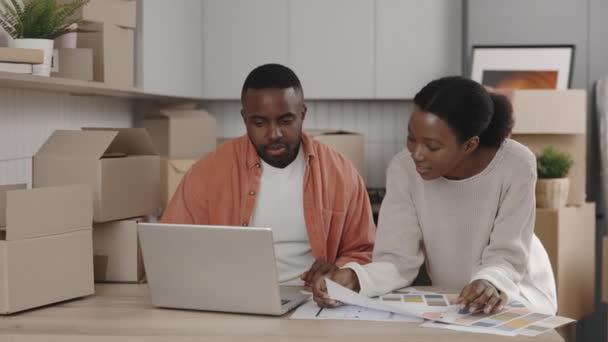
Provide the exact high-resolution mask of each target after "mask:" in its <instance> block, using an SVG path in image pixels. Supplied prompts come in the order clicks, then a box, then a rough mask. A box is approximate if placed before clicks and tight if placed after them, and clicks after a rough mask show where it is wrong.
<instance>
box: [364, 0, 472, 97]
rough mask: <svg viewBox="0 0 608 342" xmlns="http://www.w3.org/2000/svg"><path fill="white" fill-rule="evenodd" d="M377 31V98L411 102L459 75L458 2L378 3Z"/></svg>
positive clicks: (414, 0)
mask: <svg viewBox="0 0 608 342" xmlns="http://www.w3.org/2000/svg"><path fill="white" fill-rule="evenodd" d="M376 27H377V30H376V98H381V99H412V98H413V97H414V95H416V93H417V92H418V90H420V88H422V87H423V86H424V85H425V84H427V83H428V82H430V81H432V80H433V79H435V78H439V77H442V76H449V75H459V74H461V64H462V62H461V61H462V50H461V45H462V3H461V1H451V0H450V1H446V0H424V1H420V0H376Z"/></svg>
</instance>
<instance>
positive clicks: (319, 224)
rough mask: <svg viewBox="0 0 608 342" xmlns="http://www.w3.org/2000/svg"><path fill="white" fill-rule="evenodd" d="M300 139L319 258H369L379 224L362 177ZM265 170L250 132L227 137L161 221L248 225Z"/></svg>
mask: <svg viewBox="0 0 608 342" xmlns="http://www.w3.org/2000/svg"><path fill="white" fill-rule="evenodd" d="M302 144H303V150H304V153H305V154H306V170H305V172H304V219H305V221H306V229H307V232H308V240H309V241H310V245H311V248H312V253H313V255H314V257H315V259H321V260H325V261H328V262H331V263H335V264H337V265H338V266H342V265H344V264H345V263H347V262H349V261H355V262H358V263H361V264H365V263H368V262H370V261H371V256H372V249H373V246H374V240H375V234H376V227H375V225H374V222H373V217H372V210H371V205H370V202H369V198H368V195H367V191H366V189H365V184H364V182H363V179H362V178H361V176H360V175H359V174H358V173H357V171H356V169H355V168H354V166H353V165H352V164H351V163H350V161H348V160H346V159H345V158H344V157H343V156H342V155H340V154H338V153H337V152H335V151H333V150H331V149H330V148H329V147H327V146H325V145H323V144H322V143H320V142H318V141H316V140H314V139H312V138H310V137H308V136H307V135H306V134H302ZM261 174H262V169H261V164H260V157H259V156H258V154H257V152H256V150H255V147H254V146H253V144H252V143H251V141H250V140H249V137H247V135H245V136H242V137H240V138H237V139H234V140H232V141H230V142H227V143H225V144H223V145H221V146H220V147H218V149H217V150H216V151H214V152H211V153H209V154H208V155H206V156H205V157H203V158H202V159H201V160H199V161H198V162H197V163H196V164H194V165H193V166H192V168H191V169H190V170H189V171H188V172H187V173H186V174H185V175H184V178H183V179H182V181H181V183H180V185H179V187H178V188H177V191H176V192H175V194H174V195H173V198H172V199H171V202H170V203H169V205H168V206H167V209H166V210H165V213H164V214H163V217H162V219H161V221H162V222H164V223H182V224H206V225H226V226H248V225H249V223H250V222H251V216H252V213H253V209H254V205H255V200H256V195H257V192H258V189H259V188H260V177H261ZM285 224H289V222H286V223H285ZM271 228H272V227H271Z"/></svg>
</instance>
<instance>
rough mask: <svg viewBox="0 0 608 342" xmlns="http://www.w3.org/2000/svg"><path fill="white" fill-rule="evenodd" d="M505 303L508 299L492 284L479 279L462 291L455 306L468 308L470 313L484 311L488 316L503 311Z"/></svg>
mask: <svg viewBox="0 0 608 342" xmlns="http://www.w3.org/2000/svg"><path fill="white" fill-rule="evenodd" d="M505 301H506V297H505V296H503V295H501V294H500V293H499V292H498V289H496V287H495V286H494V285H492V283H490V282H489V281H487V280H484V279H477V280H474V281H472V282H471V283H470V284H469V285H467V286H465V287H464V288H463V289H462V291H461V292H460V295H459V296H458V298H457V299H456V301H455V302H454V304H462V305H463V306H465V307H467V306H468V307H469V312H475V311H478V310H483V311H484V312H485V313H487V314H488V313H494V312H497V311H500V310H502V308H503V306H504V305H505Z"/></svg>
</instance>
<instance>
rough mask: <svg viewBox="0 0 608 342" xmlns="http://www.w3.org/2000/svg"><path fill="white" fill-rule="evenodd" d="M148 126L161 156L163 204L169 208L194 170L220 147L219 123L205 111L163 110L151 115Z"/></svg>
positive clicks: (146, 119)
mask: <svg viewBox="0 0 608 342" xmlns="http://www.w3.org/2000/svg"><path fill="white" fill-rule="evenodd" d="M144 127H145V128H146V130H147V131H148V133H149V134H150V137H151V138H152V142H153V144H154V146H155V147H156V149H157V151H159V153H160V155H161V159H160V170H161V171H160V179H161V181H160V195H161V205H162V207H163V208H165V207H166V206H167V204H168V203H169V201H170V200H171V197H173V194H174V193H175V190H176V189H177V186H178V185H179V183H180V182H181V180H182V177H183V176H184V175H185V174H186V172H187V171H188V170H189V169H190V167H191V166H192V165H193V164H194V163H195V162H196V161H197V160H199V159H200V158H201V157H202V156H204V155H205V154H207V153H209V152H211V151H213V150H215V148H216V146H217V123H216V121H215V118H214V117H213V116H212V115H210V114H209V113H207V112H206V111H204V110H200V109H189V108H172V109H161V110H159V111H158V112H153V111H151V112H149V113H148V114H147V115H146V118H145V119H144Z"/></svg>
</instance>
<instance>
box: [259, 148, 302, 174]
mask: <svg viewBox="0 0 608 342" xmlns="http://www.w3.org/2000/svg"><path fill="white" fill-rule="evenodd" d="M269 147H270V148H277V149H279V148H281V147H282V148H285V150H286V152H284V153H283V154H281V155H278V156H273V155H271V154H269V153H268V151H267V149H268V148H269ZM299 149H300V144H299V143H298V144H297V145H296V146H290V145H289V144H288V143H285V142H274V143H271V144H267V145H262V146H259V147H256V150H257V152H258V155H259V156H260V158H262V160H263V161H265V162H266V163H267V164H269V165H271V166H273V167H276V168H279V169H283V168H285V167H286V166H287V165H289V164H291V162H293V161H294V159H296V157H297V156H298V151H299Z"/></svg>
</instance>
